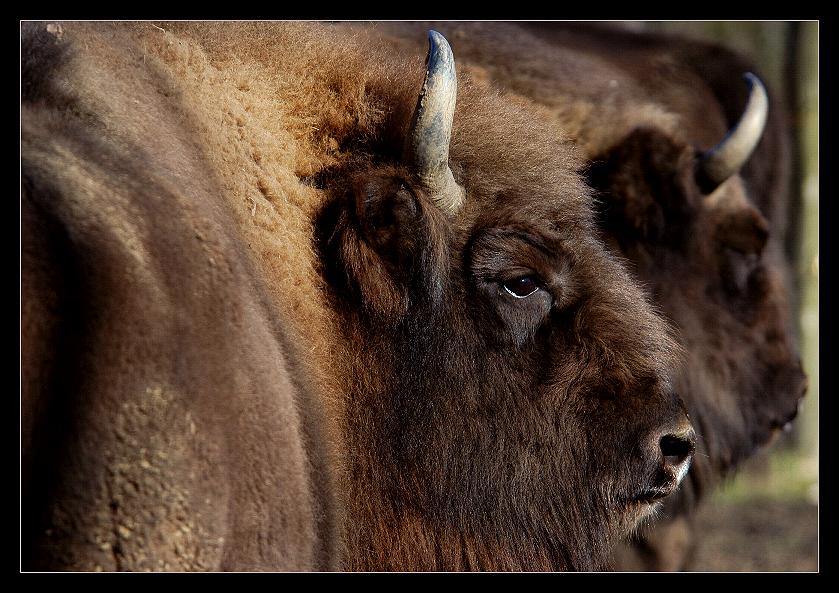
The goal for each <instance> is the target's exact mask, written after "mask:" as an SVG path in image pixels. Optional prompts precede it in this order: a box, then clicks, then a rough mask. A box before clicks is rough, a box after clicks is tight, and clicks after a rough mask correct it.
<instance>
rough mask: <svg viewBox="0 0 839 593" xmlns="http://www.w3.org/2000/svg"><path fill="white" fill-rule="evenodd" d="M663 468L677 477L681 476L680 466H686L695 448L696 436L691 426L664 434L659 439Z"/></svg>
mask: <svg viewBox="0 0 839 593" xmlns="http://www.w3.org/2000/svg"><path fill="white" fill-rule="evenodd" d="M659 447H660V449H661V456H662V459H663V464H664V469H665V470H667V471H669V472H670V473H672V474H673V475H675V476H678V477H679V479H681V478H682V477H683V475H680V474H682V473H683V472H682V467H683V466H686V465H687V464H688V463H689V462H690V459H691V457H692V456H693V451H694V449H695V448H696V436H695V435H694V432H693V429H692V428H686V429H682V430H680V431H679V432H674V433H671V434H666V435H664V436H663V437H661V440H659Z"/></svg>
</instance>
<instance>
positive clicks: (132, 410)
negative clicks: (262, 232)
mask: <svg viewBox="0 0 839 593" xmlns="http://www.w3.org/2000/svg"><path fill="white" fill-rule="evenodd" d="M59 31H60V29H59ZM55 32H56V30H55V29H53V30H52V31H47V30H46V28H45V27H44V25H43V24H34V25H32V26H29V25H25V26H24V28H23V30H22V70H23V71H22V77H23V80H24V85H23V104H22V131H21V136H22V140H21V159H22V164H21V169H22V171H21V173H22V198H21V211H22V221H21V222H22V224H21V227H22V254H21V266H22V268H21V285H22V291H21V311H22V313H21V315H22V321H21V331H22V337H21V343H22V369H21V375H22V376H21V384H22V395H21V406H22V436H21V448H22V490H21V495H22V518H21V521H22V542H21V557H22V560H21V562H22V568H23V569H24V570H307V569H330V568H334V567H335V566H337V562H338V560H337V558H336V542H337V537H336V520H335V512H336V511H335V503H334V502H333V498H332V494H331V493H332V489H331V487H330V477H329V472H328V469H327V457H328V455H327V452H326V446H325V445H324V438H323V437H322V434H321V429H320V417H319V412H318V407H317V405H316V402H315V399H314V398H315V395H316V394H315V393H314V390H313V389H312V388H311V387H310V385H309V384H308V382H307V380H306V377H305V376H304V373H302V372H301V371H300V370H299V368H300V365H299V362H298V361H299V359H300V356H299V355H298V354H297V353H296V352H295V349H294V345H293V344H291V343H290V341H289V340H288V339H287V337H286V334H285V332H284V324H283V323H282V321H281V320H279V319H277V314H276V312H275V311H274V310H273V309H272V307H271V305H270V304H269V302H268V300H267V298H266V297H265V288H264V286H263V282H262V280H261V279H260V278H259V276H258V274H256V273H255V271H254V267H253V266H252V265H251V263H250V262H249V260H248V258H247V255H246V245H244V244H243V243H244V241H243V240H242V239H241V238H240V237H239V235H238V234H237V232H236V231H235V226H234V225H233V223H232V222H231V220H230V217H229V215H228V213H227V211H226V210H225V208H224V205H223V203H222V202H221V199H220V197H219V196H220V195H221V193H222V192H221V191H220V190H219V188H218V187H217V181H216V180H215V178H214V176H213V172H212V170H211V169H210V167H209V166H208V164H207V161H206V159H205V158H204V157H203V155H202V154H201V152H200V150H199V149H198V148H197V146H196V144H195V143H194V142H192V141H191V138H190V132H189V129H188V126H187V125H186V124H184V123H182V122H181V121H179V120H178V118H177V117H175V116H173V115H172V114H171V113H167V112H166V111H165V110H160V111H159V112H157V113H147V114H146V117H144V118H143V120H142V121H143V123H144V125H145V126H147V128H146V129H144V130H142V132H143V133H139V134H133V133H131V130H128V131H126V130H114V129H109V128H108V126H107V125H105V124H104V123H103V121H102V119H101V118H100V117H99V115H98V114H97V113H96V112H95V111H91V110H90V109H89V105H86V104H85V103H84V102H83V101H79V100H77V98H76V97H75V96H70V95H69V94H68V93H67V92H66V90H65V89H66V88H67V87H66V86H62V85H61V84H59V83H58V82H55V81H58V80H62V79H63V78H65V77H66V76H67V75H68V74H67V73H68V72H71V71H77V70H78V64H77V62H78V60H77V59H76V57H75V56H74V55H73V54H72V50H70V49H67V48H66V47H65V46H63V45H62V44H61V43H60V35H56V34H55ZM102 84H107V81H103V83H102ZM133 90H134V91H135V92H136V89H133ZM139 92H140V93H142V89H141V90H140V91H139ZM148 105H149V104H146V107H145V108H146V109H149V107H148ZM152 105H153V104H152ZM111 107H112V108H114V109H122V108H124V109H132V108H133V105H132V96H131V94H130V93H128V92H127V91H126V90H123V92H120V90H119V89H116V90H115V91H114V94H113V96H112V103H111Z"/></svg>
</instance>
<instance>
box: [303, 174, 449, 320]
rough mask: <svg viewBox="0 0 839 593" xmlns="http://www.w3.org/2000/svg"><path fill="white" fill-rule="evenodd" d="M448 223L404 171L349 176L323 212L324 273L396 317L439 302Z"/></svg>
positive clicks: (373, 310) (374, 310)
mask: <svg viewBox="0 0 839 593" xmlns="http://www.w3.org/2000/svg"><path fill="white" fill-rule="evenodd" d="M448 229H449V226H448V223H447V221H446V216H445V215H444V214H443V213H441V212H440V211H439V209H438V208H437V207H436V206H434V205H433V204H430V203H428V201H427V200H426V199H425V197H424V196H423V195H422V193H421V192H418V191H417V190H415V189H414V188H412V187H411V185H410V183H409V182H407V181H405V177H404V176H402V175H400V174H399V172H398V171H395V170H392V169H390V168H386V169H384V170H382V171H377V172H375V173H374V172H369V171H368V172H365V173H359V174H355V175H351V176H349V177H348V178H346V181H345V183H344V189H343V193H342V197H341V198H340V199H337V200H336V201H335V202H333V203H332V204H331V205H330V206H328V207H327V208H326V209H325V210H324V211H323V212H322V213H321V216H320V217H319V221H318V236H319V243H320V245H321V249H322V250H323V252H322V254H323V262H324V273H325V274H326V275H327V277H328V278H330V279H331V282H332V284H333V285H334V286H336V287H339V286H340V287H343V290H346V291H347V292H346V296H347V298H349V299H351V300H356V301H360V302H359V304H360V305H361V306H362V307H363V308H364V310H365V311H367V312H368V313H369V314H373V315H375V316H376V317H378V318H380V319H385V320H389V321H391V322H395V321H396V320H397V319H398V318H399V317H400V316H402V315H404V314H405V313H406V312H407V310H408V308H409V307H410V306H413V305H419V304H421V303H434V302H437V301H439V298H440V296H441V295H442V293H443V291H444V289H445V285H446V282H445V278H446V277H447V262H448V257H447V253H448V252H447V236H448Z"/></svg>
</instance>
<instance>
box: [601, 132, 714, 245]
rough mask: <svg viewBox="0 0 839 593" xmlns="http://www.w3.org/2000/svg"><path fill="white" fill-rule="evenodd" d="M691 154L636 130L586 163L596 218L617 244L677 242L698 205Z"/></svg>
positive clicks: (663, 138) (660, 135)
mask: <svg viewBox="0 0 839 593" xmlns="http://www.w3.org/2000/svg"><path fill="white" fill-rule="evenodd" d="M694 159H695V154H694V152H693V151H692V150H691V149H690V148H689V147H688V146H686V145H684V144H680V143H677V142H674V140H673V139H672V138H670V137H669V136H667V135H666V134H664V133H662V132H660V131H659V130H656V129H652V128H638V129H635V130H634V131H633V132H632V133H630V134H629V135H628V136H626V137H625V138H624V139H623V140H622V141H621V142H620V143H618V144H617V145H615V146H614V147H612V148H610V149H609V150H607V151H606V152H604V153H602V154H600V155H598V156H597V157H595V158H594V159H592V162H591V165H590V166H589V167H588V170H587V178H588V182H589V184H590V185H591V186H592V188H594V189H595V190H596V192H597V194H598V195H597V197H598V206H597V208H598V217H599V219H600V222H601V226H602V227H603V228H604V230H606V231H607V232H608V233H610V234H612V235H613V236H615V237H617V238H619V239H622V240H634V241H643V242H648V243H656V242H663V241H668V242H669V241H671V240H672V241H678V240H679V238H680V237H683V236H684V234H685V231H686V228H685V227H686V225H687V224H689V221H690V218H691V216H692V215H693V213H694V211H695V210H696V208H697V207H698V205H699V203H700V202H699V200H700V197H701V194H700V192H699V190H698V188H697V186H696V183H695V181H694V179H693V170H694Z"/></svg>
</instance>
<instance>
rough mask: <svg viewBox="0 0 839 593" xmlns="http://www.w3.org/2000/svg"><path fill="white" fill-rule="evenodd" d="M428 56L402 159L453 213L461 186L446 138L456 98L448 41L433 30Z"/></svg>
mask: <svg viewBox="0 0 839 593" xmlns="http://www.w3.org/2000/svg"><path fill="white" fill-rule="evenodd" d="M428 43H429V47H428V57H427V58H426V72H425V81H424V82H423V84H422V90H421V91H420V95H419V100H418V101H417V108H416V110H415V111H414V117H413V121H412V122H411V131H410V132H409V134H408V138H407V145H406V160H407V163H408V164H409V165H411V166H412V167H413V169H414V172H415V173H416V175H417V177H418V178H419V181H420V184H421V185H422V187H423V189H424V190H426V191H427V192H428V193H429V195H430V196H431V197H432V199H433V200H434V201H435V203H436V204H437V205H438V206H439V207H440V208H441V209H442V210H443V211H444V212H446V213H449V214H454V213H455V212H457V211H458V210H459V209H460V207H461V206H462V205H463V194H464V191H463V188H462V187H460V186H459V185H458V184H457V182H456V181H455V180H454V176H453V175H452V171H451V169H450V168H449V142H450V141H451V136H452V120H453V119H454V106H455V100H456V98H457V76H456V74H455V68H454V55H453V54H452V48H451V47H450V46H449V42H448V41H446V38H445V37H443V36H442V35H441V34H440V33H438V32H437V31H429V32H428Z"/></svg>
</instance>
